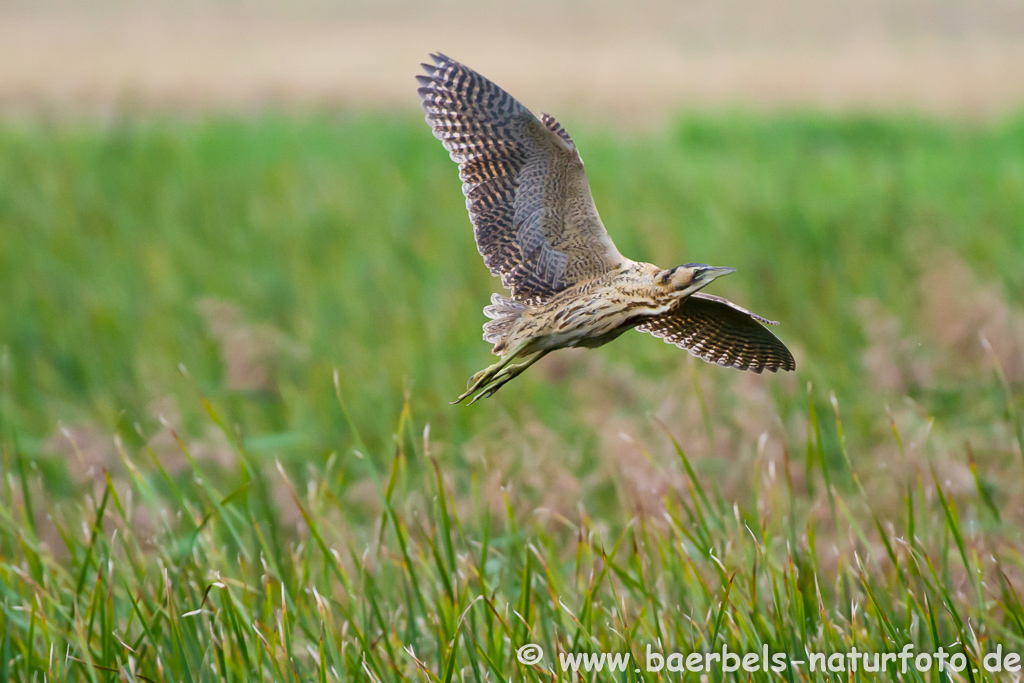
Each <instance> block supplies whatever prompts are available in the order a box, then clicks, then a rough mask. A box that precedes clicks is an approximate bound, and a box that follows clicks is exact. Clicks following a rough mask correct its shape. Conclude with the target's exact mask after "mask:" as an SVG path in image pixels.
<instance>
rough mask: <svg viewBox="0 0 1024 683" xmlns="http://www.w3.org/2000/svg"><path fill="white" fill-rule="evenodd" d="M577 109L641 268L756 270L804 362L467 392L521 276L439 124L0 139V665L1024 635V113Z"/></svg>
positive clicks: (160, 121)
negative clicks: (473, 212)
mask: <svg viewBox="0 0 1024 683" xmlns="http://www.w3.org/2000/svg"><path fill="white" fill-rule="evenodd" d="M563 122H564V123H565V125H566V126H567V128H568V129H569V130H571V132H572V134H573V136H574V138H575V139H576V141H577V143H578V145H579V147H580V149H581V150H582V154H583V158H584V160H585V162H586V163H587V169H588V174H589V177H590V181H591V186H592V189H593V191H594V195H595V197H596V201H597V205H598V208H599V210H600V211H601V214H602V217H603V219H604V221H605V223H606V224H607V226H608V228H609V231H610V232H611V234H612V236H613V238H614V239H615V241H616V243H617V244H618V246H619V248H620V249H621V250H622V251H623V253H625V254H627V255H629V256H630V257H632V258H636V259H642V260H649V261H653V262H655V263H658V264H660V265H663V266H671V265H676V264H679V263H683V262H689V261H698V262H707V263H711V264H716V265H729V266H733V267H736V268H737V269H738V272H737V273H736V274H734V275H732V276H730V277H729V278H726V279H724V280H722V281H720V282H716V283H715V286H714V288H713V289H714V292H713V293H716V294H721V295H725V296H728V297H730V298H732V299H733V300H735V301H737V302H739V303H740V304H742V305H744V306H747V307H749V308H751V309H752V310H754V311H756V312H758V313H760V314H762V315H765V316H766V317H769V318H771V319H775V320H779V321H781V323H782V324H781V325H780V326H779V327H778V328H777V329H776V331H777V333H778V334H779V336H780V337H781V338H782V339H783V340H784V341H785V342H786V343H787V344H789V345H790V346H791V348H793V350H794V352H795V354H796V356H797V361H798V371H797V372H796V373H795V374H794V375H782V376H774V375H771V376H767V377H756V376H751V375H747V374H741V373H736V372H731V371H726V370H722V369H720V368H716V367H712V366H708V365H704V364H700V363H697V362H696V361H693V360H692V359H690V358H689V357H688V356H687V355H686V354H685V353H684V352H681V351H679V350H678V349H676V348H674V347H670V346H668V345H665V344H663V343H662V342H660V341H658V340H656V339H653V338H650V337H648V336H646V335H641V334H628V335H626V336H624V337H622V338H621V339H619V340H618V341H616V342H615V343H614V344H612V345H609V346H608V347H605V348H602V349H599V350H596V351H583V352H562V353H559V354H555V355H554V356H552V357H549V358H547V359H545V361H543V362H542V363H541V364H538V366H536V367H535V368H534V369H533V370H531V372H529V373H527V374H526V375H524V376H523V377H522V378H520V379H519V380H517V381H516V382H514V383H512V384H510V385H509V386H508V387H506V388H505V389H503V390H502V391H501V392H500V393H499V394H497V395H496V396H495V397H494V398H493V399H490V400H487V401H483V402H481V403H478V404H476V405H474V406H473V407H472V408H466V407H462V406H457V407H452V406H449V405H448V403H447V402H448V401H449V400H451V399H452V398H454V397H455V396H457V395H458V394H459V393H460V391H461V389H462V387H463V386H464V383H465V380H466V379H467V378H468V376H469V375H470V374H472V373H473V372H474V371H476V370H478V369H480V368H482V367H484V366H485V365H486V364H488V363H490V362H491V357H490V355H489V347H488V345H487V344H485V343H484V342H483V341H481V339H480V334H481V330H480V326H481V324H482V323H483V322H484V317H483V315H482V312H481V308H482V306H483V305H484V304H485V303H486V302H487V300H488V297H489V294H490V293H491V292H492V291H496V290H497V289H498V283H497V281H496V280H493V279H492V278H491V277H490V276H489V274H488V273H487V271H486V269H485V268H484V266H483V264H482V262H481V260H480V258H479V256H478V254H477V253H476V248H475V245H474V243H473V239H472V232H471V228H470V225H469V221H468V218H467V216H466V213H465V206H464V198H463V197H462V195H461V193H460V191H459V183H458V180H457V175H456V169H455V167H454V165H453V164H452V163H451V161H450V160H449V159H448V158H447V155H446V154H445V153H444V151H443V150H442V149H441V147H440V145H439V144H438V143H437V141H436V140H434V139H433V137H432V136H431V135H430V133H429V130H428V129H427V127H426V126H425V125H424V124H423V122H422V120H421V119H420V118H419V117H416V116H413V115H402V114H379V113H356V112H349V113H339V114H326V113H320V114H313V113H306V114H303V115H296V114H295V113H288V114H283V113H278V114H275V113H271V112H267V113H263V114H260V115H255V116H245V117H235V116H230V115H220V116H201V117H188V118H180V117H179V118H173V117H161V116H151V115H150V116H137V117H136V116H126V117H123V118H118V119H116V120H114V121H112V122H108V123H105V124H103V123H97V122H95V121H92V122H90V121H68V120H60V121H57V122H51V123H46V122H44V121H43V120H42V119H37V120H34V121H26V120H21V121H19V120H9V121H5V122H4V123H2V124H0V235H2V241H0V291H2V292H3V293H4V301H3V304H2V309H0V310H2V315H0V345H2V346H3V357H2V358H3V362H2V366H0V373H2V374H0V380H2V389H0V443H2V446H3V462H2V465H3V473H4V486H3V509H4V513H3V516H2V522H3V525H2V528H3V533H2V534H0V548H2V551H3V552H2V553H0V554H2V556H3V557H4V558H5V559H4V561H3V564H2V566H0V574H2V578H3V583H2V586H0V588H2V591H3V601H4V612H3V614H4V629H3V633H4V635H3V637H2V643H0V652H4V653H6V654H4V657H3V663H2V664H3V668H2V669H0V673H3V674H5V675H11V676H14V677H15V678H18V677H21V679H24V680H43V679H44V677H43V673H44V671H46V672H48V674H47V675H48V676H49V678H46V680H57V679H61V677H62V676H63V677H65V679H67V680H75V679H76V677H88V678H90V679H92V680H116V676H122V677H124V678H127V679H128V680H145V679H143V678H142V676H146V677H147V678H149V679H153V680H188V679H189V677H195V678H194V680H215V679H218V680H219V678H218V677H220V676H224V677H227V678H231V677H234V678H237V679H244V678H246V677H248V676H252V677H255V678H262V679H265V680H283V678H285V677H295V678H299V679H305V678H306V677H313V676H316V675H319V676H321V677H322V680H351V679H353V678H361V677H362V676H363V675H364V674H365V675H367V676H369V677H370V678H371V679H373V680H406V679H409V678H413V677H417V676H423V677H425V679H427V680H435V679H436V680H447V679H448V677H449V676H451V675H453V672H455V671H456V670H457V671H458V672H459V673H457V674H454V675H457V676H459V677H460V678H461V679H465V680H478V681H482V680H496V679H498V678H501V679H503V680H504V679H506V678H507V677H508V676H509V675H513V672H514V676H518V677H521V679H522V680H549V679H550V678H552V677H557V676H554V675H552V676H548V675H547V674H544V673H543V672H542V671H539V670H534V669H531V668H529V667H519V668H517V666H518V665H516V664H515V659H514V652H515V647H517V646H518V645H519V644H521V643H522V642H526V640H527V639H528V638H529V639H533V640H534V641H537V642H543V643H544V644H545V646H546V647H547V648H548V650H549V657H550V656H552V655H551V653H553V652H554V649H553V648H554V647H556V643H557V644H558V645H557V646H559V647H562V648H568V647H570V646H572V647H579V648H584V647H585V648H591V649H595V648H599V647H604V648H608V649H621V648H623V647H627V648H633V647H634V641H633V640H631V639H632V638H634V637H635V638H639V639H640V640H643V639H647V640H653V639H655V638H663V639H664V640H663V642H664V644H665V647H666V648H667V649H672V647H675V648H677V649H685V648H690V649H700V648H707V647H708V646H709V644H712V645H713V644H714V642H715V641H714V638H712V636H711V634H712V633H715V634H719V633H720V634H721V636H720V637H721V638H722V639H724V640H725V641H726V642H728V643H730V647H731V648H732V649H734V650H740V649H744V648H745V649H758V648H759V647H760V645H761V644H762V643H770V644H771V645H772V647H773V648H782V649H787V650H788V651H791V652H795V653H799V652H800V650H801V648H804V647H811V648H815V649H818V650H821V649H823V648H833V649H838V648H842V647H846V646H849V645H851V644H854V643H856V644H859V645H863V644H865V643H866V644H867V645H868V646H870V647H873V648H875V649H876V650H882V649H885V648H889V649H898V645H899V643H900V639H901V638H906V639H909V640H911V641H913V642H916V643H918V645H919V646H927V645H929V644H932V645H934V644H937V643H939V642H954V641H955V642H956V643H958V646H959V647H960V648H961V649H962V651H964V652H967V653H969V654H971V656H972V657H973V658H974V659H972V661H977V660H978V659H980V657H981V655H982V654H983V653H984V652H985V650H986V648H988V647H989V646H990V645H994V643H996V642H999V643H1004V644H1005V645H1006V646H1007V647H1011V646H1012V647H1016V648H1017V649H1018V650H1019V649H1021V646H1024V630H1022V628H1021V624H1022V623H1024V621H1022V615H1024V610H1022V609H1021V605H1020V603H1019V600H1017V599H1016V593H1015V592H1014V591H1015V590H1019V588H1017V589H1015V587H1019V586H1020V585H1021V580H1022V578H1021V577H1022V576H1024V563H1022V561H1021V556H1020V549H1021V547H1022V546H1021V536H1020V528H1021V527H1020V524H1021V523H1022V522H1024V496H1021V494H1020V490H1021V489H1020V486H1019V485H1018V482H1019V481H1020V468H1021V467H1022V466H1024V461H1022V457H1021V453H1020V447H1021V428H1020V422H1019V419H1018V416H1019V415H1022V414H1024V401H1022V397H1024V392H1022V386H1024V297H1022V295H1021V292H1024V269H1022V268H1021V267H1020V264H1021V254H1022V247H1024V154H1022V152H1021V150H1024V119H1021V118H1020V117H1019V116H1018V117H1008V118H1005V119H1003V120H1000V121H997V122H987V123H983V122H975V123H970V122H963V121H959V122H954V121H939V120H935V119H929V118H922V117H916V116H911V115H900V116H897V115H887V116H882V115H854V114H849V115H829V114H821V113H809V112H808V113H802V112H799V111H795V112H781V113H775V114H763V113H761V114H755V113H752V112H749V111H743V110H736V111H732V112H719V113H716V114H700V113H691V114H688V115H685V116H679V117H677V118H676V119H675V121H674V123H672V124H671V125H669V126H667V127H666V128H665V129H664V130H662V131H659V132H657V133H654V132H652V133H649V134H633V135H628V136H624V135H623V134H622V133H621V131H618V130H613V129H610V128H608V127H602V126H600V125H599V124H595V123H590V124H587V123H584V124H583V125H576V124H574V122H573V121H572V120H570V119H565V120H564V121H563ZM983 340H984V341H983ZM182 369H184V372H182ZM335 370H337V386H335V380H334V372H335ZM336 392H337V393H338V394H340V396H341V399H342V400H341V401H340V402H339V400H338V398H337V397H336ZM833 401H834V404H835V405H836V406H840V407H841V415H842V422H839V421H838V419H837V418H838V415H839V412H834V410H833V406H832V405H830V403H831V402H833ZM836 410H837V411H838V410H839V408H837V409H836ZM662 425H663V426H664V427H667V430H668V432H669V433H671V434H673V435H674V436H675V437H676V438H677V439H678V441H679V444H680V446H681V448H682V452H683V453H685V455H686V456H688V457H689V460H687V459H686V458H685V457H684V458H680V457H679V454H678V453H677V451H676V449H675V447H674V446H673V445H672V443H671V441H670V439H668V438H667V436H666V432H665V430H664V429H663V427H662ZM428 426H429V427H428ZM275 461H279V462H280V463H281V467H280V471H278V469H277V468H276V466H275ZM435 464H436V469H435ZM690 467H692V470H688V468H690ZM286 477H288V479H286ZM291 482H294V483H291ZM750 529H754V530H756V531H750ZM819 534H820V535H819ZM119 535H120V538H121V539H123V540H118V536H119ZM321 544H323V545H321ZM862 562H863V564H862ZM581 567H582V568H581ZM759 568H760V569H759ZM734 580H735V583H736V586H735V588H732V586H733V581H734ZM983 582H984V583H983ZM211 591H213V592H212V593H211ZM220 591H223V597H220V596H221V593H220ZM314 591H319V592H314ZM730 591H735V592H734V593H730ZM730 595H731V598H730ZM559 600H561V601H562V602H561V603H559ZM481 601H484V602H486V603H487V604H489V605H490V606H491V607H493V610H491V611H488V609H490V608H488V609H484V602H481ZM560 604H561V606H562V607H559V605H560ZM473 605H477V607H476V608H474V611H472V614H473V615H474V616H472V617H468V618H469V619H470V621H467V622H461V621H460V615H462V614H463V612H464V611H465V610H467V609H469V608H471V607H473ZM588 605H589V607H588ZM869 606H870V607H869ZM562 608H564V611H563V609H562ZM861 608H862V609H863V610H864V612H863V613H862V614H861V615H860V616H858V610H859V609H861ZM477 609H479V610H480V611H479V612H478V611H475V610H477ZM510 609H511V610H515V611H517V612H518V613H519V614H520V615H523V620H522V624H526V625H529V624H532V623H533V622H535V621H536V622H537V623H543V624H547V625H545V626H543V628H541V627H540V626H538V627H537V629H538V630H537V631H536V632H532V633H530V632H528V630H527V628H528V627H527V626H524V625H521V624H520V622H519V621H516V620H515V619H512V618H509V617H508V616H507V615H508V614H509V610H510ZM566 612H568V613H570V614H572V615H573V616H572V617H571V618H570V617H569V616H567V614H566ZM503 615H504V616H503ZM723 615H725V618H724V621H723ZM186 616H187V617H188V618H186ZM691 619H692V620H693V621H689V620H691ZM538 620H539V621H538ZM463 624H465V625H463ZM894 624H895V626H894ZM973 624H979V625H980V626H979V629H978V630H979V632H980V634H981V635H974V636H972V635H971V634H972V631H971V628H972V625H973ZM249 625H251V626H252V629H251V630H250V629H249ZM926 625H927V626H926ZM471 634H472V635H471ZM623 634H625V635H623ZM460 637H461V640H460ZM972 637H973V638H974V640H971V638H972ZM112 638H114V639H112ZM979 638H980V640H979ZM460 642H461V645H459V643H460ZM638 642H639V641H638ZM717 642H719V643H720V642H722V641H717ZM122 643H123V644H122ZM53 646H56V652H57V653H58V654H57V655H56V656H55V655H53V654H52V651H51V649H50V648H51V647H53ZM404 647H412V648H413V649H414V651H415V652H416V653H417V655H418V656H420V657H422V658H424V659H423V662H422V663H418V662H417V660H415V659H413V658H411V657H410V656H409V655H407V654H405V653H403V648H404ZM247 648H248V649H247ZM460 648H461V649H460ZM633 651H634V652H642V647H641V648H638V649H636V650H633ZM48 653H50V654H48ZM61 653H67V655H68V656H67V657H65V656H64V655H63V654H61ZM72 653H73V654H72ZM62 657H64V659H63V661H61V658H62ZM211 662H213V663H212V664H211ZM104 667H106V668H104ZM428 671H429V673H427V672H428ZM332 672H333V673H332ZM798 678H799V677H798ZM982 679H983V680H984V678H982ZM517 680H518V679H517ZM765 680H767V678H765ZM801 680H804V679H801ZM880 680H885V679H884V678H882V679H880ZM911 680H914V679H913V678H911ZM991 680H996V679H994V678H993V679H991Z"/></svg>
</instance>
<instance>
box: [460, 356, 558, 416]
mask: <svg viewBox="0 0 1024 683" xmlns="http://www.w3.org/2000/svg"><path fill="white" fill-rule="evenodd" d="M546 355H547V351H542V352H540V353H535V354H534V355H532V356H530V357H529V358H528V359H527V360H526V361H524V362H522V363H517V364H515V365H508V361H503V362H501V363H498V364H496V365H492V366H491V367H489V368H487V369H486V370H483V371H481V372H478V373H477V374H475V375H473V376H472V377H470V378H469V388H468V389H466V393H464V394H462V396H459V398H458V399H456V400H455V401H452V405H455V404H456V403H461V402H462V401H463V400H464V399H466V398H469V397H470V396H473V394H476V396H473V400H471V401H470V402H469V403H468V404H467V405H473V404H474V403H476V402H477V401H479V400H480V399H482V398H490V397H491V396H494V394H495V393H497V391H498V389H501V388H502V387H503V386H505V385H506V384H508V383H509V382H511V381H512V380H513V379H515V378H516V377H518V376H519V375H521V374H523V372H524V371H525V370H526V368H528V367H530V366H531V365H533V364H534V363H536V362H537V361H539V360H540V359H541V358H543V357H544V356H546ZM510 360H511V359H510Z"/></svg>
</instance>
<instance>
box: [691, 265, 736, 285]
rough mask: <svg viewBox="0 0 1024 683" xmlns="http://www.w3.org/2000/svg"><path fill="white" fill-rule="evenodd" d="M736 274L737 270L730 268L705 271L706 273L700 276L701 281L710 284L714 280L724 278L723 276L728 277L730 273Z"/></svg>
mask: <svg viewBox="0 0 1024 683" xmlns="http://www.w3.org/2000/svg"><path fill="white" fill-rule="evenodd" d="M735 272H736V269H735V268H729V267H721V268H709V269H708V270H705V271H704V272H702V273H701V274H700V281H701V282H704V283H708V282H711V281H712V280H714V279H717V278H720V277H722V276H723V275H728V274H729V273H735Z"/></svg>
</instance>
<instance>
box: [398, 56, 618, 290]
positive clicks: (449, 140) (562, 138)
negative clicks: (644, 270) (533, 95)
mask: <svg viewBox="0 0 1024 683" xmlns="http://www.w3.org/2000/svg"><path fill="white" fill-rule="evenodd" d="M431 56H432V57H433V60H434V64H425V65H424V69H425V70H426V72H427V73H426V75H423V76H419V77H418V80H419V83H420V89H419V95H420V97H421V98H422V105H423V110H424V111H425V112H426V115H427V122H428V123H429V124H430V126H431V128H433V130H434V135H435V136H436V137H437V138H439V139H440V140H441V142H443V143H444V146H445V148H446V149H447V150H448V152H449V153H450V155H451V158H452V159H453V160H454V161H455V162H457V163H458V164H459V175H460V177H461V179H462V191H463V192H464V193H465V195H466V207H467V208H468V209H469V217H470V220H471V221H472V222H473V227H474V232H475V235H476V243H477V247H478V248H479V250H480V254H481V255H482V256H483V257H484V262H485V263H486V264H487V267H488V268H490V270H491V273H493V274H494V275H497V276H500V277H501V281H502V284H503V285H504V286H506V287H508V288H509V289H511V290H512V298H513V299H515V300H524V299H544V298H547V297H549V296H551V295H552V294H555V293H557V292H559V291H561V290H563V289H565V288H566V287H570V286H572V285H574V284H576V283H578V282H584V281H586V280H591V279H593V278H595V277H597V276H598V275H601V274H603V273H605V272H607V271H609V270H612V269H613V268H617V267H618V266H619V265H620V264H621V263H622V262H623V257H622V255H621V254H619V252H618V250H617V249H616V248H615V244H613V243H612V240H611V238H610V237H609V236H608V232H607V231H606V230H605V228H604V225H603V224H602V223H601V219H600V217H599V216H598V214H597V208H596V207H595V206H594V200H593V197H592V196H591V194H590V185H589V183H588V182H587V176H586V173H585V172H584V170H583V162H582V161H581V160H580V156H579V154H578V153H577V151H576V145H575V144H574V143H573V141H572V138H570V137H569V135H568V133H566V132H565V130H564V129H563V128H562V126H561V125H560V124H559V123H558V122H557V121H556V120H555V119H553V118H551V117H550V116H548V115H547V114H545V115H544V116H543V117H542V118H540V119H538V118H537V117H536V116H534V115H533V114H532V113H531V112H530V110H529V109H527V108H526V107H524V106H523V105H522V104H520V103H519V102H518V101H517V100H516V99H515V98H514V97H512V96H511V95H509V94H508V93H507V92H505V91H504V90H502V89H501V88H499V87H498V86H497V85H495V84H494V83H492V82H491V81H489V80H487V79H486V78H484V77H483V76H481V75H480V74H478V73H477V72H476V71H473V70H472V69H470V68H469V67H467V66H464V65H462V64H460V63H458V62H456V61H455V60H453V59H450V58H449V57H446V56H444V55H440V54H438V55H431Z"/></svg>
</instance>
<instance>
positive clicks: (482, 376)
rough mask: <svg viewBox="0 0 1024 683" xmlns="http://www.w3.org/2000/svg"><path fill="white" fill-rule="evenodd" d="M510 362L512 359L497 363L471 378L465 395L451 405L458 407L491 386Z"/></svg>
mask: <svg viewBox="0 0 1024 683" xmlns="http://www.w3.org/2000/svg"><path fill="white" fill-rule="evenodd" d="M509 360H511V359H508V360H504V361H502V362H500V363H495V364H494V365H491V366H490V367H487V368H484V369H483V370H481V371H480V372H478V373H476V374H474V375H473V376H472V377H470V378H469V381H468V382H467V383H466V391H465V392H463V394H462V395H461V396H459V397H458V398H457V399H455V400H454V401H452V402H451V404H452V405H456V404H458V403H462V402H463V401H464V400H466V399H467V398H469V397H470V396H472V395H473V394H475V393H476V392H477V391H479V390H481V389H483V388H484V387H485V386H487V384H489V383H490V382H491V381H492V380H493V379H494V378H495V376H497V375H498V374H499V373H500V372H501V371H502V370H503V369H504V368H505V366H506V365H508V362H509Z"/></svg>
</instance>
